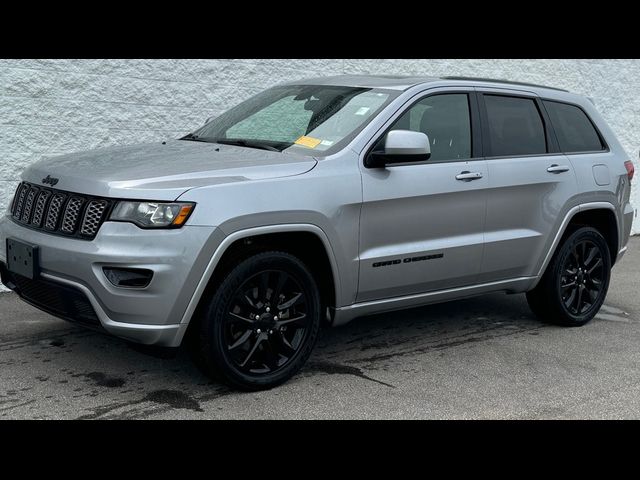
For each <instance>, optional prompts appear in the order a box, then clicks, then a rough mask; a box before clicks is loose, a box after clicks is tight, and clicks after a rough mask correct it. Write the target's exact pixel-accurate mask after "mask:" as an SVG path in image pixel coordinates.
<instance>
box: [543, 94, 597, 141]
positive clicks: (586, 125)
mask: <svg viewBox="0 0 640 480" xmlns="http://www.w3.org/2000/svg"><path fill="white" fill-rule="evenodd" d="M544 106H545V108H546V109H547V113H548V114H549V118H550V119H551V124H552V125H553V129H554V131H555V132H556V137H557V138H558V143H559V144H560V149H561V150H562V151H563V152H594V151H600V150H604V145H603V143H602V140H601V139H600V135H598V132H597V131H596V129H595V127H594V126H593V123H591V120H589V117H587V114H586V113H584V112H583V111H582V109H581V108H579V107H576V106H575V105H568V104H566V103H560V102H552V101H549V100H545V101H544Z"/></svg>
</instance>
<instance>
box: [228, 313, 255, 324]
mask: <svg viewBox="0 0 640 480" xmlns="http://www.w3.org/2000/svg"><path fill="white" fill-rule="evenodd" d="M229 317H230V319H231V323H245V324H249V325H251V324H253V320H251V319H249V318H245V317H243V316H241V315H238V314H237V313H233V312H229Z"/></svg>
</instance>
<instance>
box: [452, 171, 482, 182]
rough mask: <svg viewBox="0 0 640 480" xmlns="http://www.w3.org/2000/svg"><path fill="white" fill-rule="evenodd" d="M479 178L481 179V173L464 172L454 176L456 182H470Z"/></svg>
mask: <svg viewBox="0 0 640 480" xmlns="http://www.w3.org/2000/svg"><path fill="white" fill-rule="evenodd" d="M479 178H482V173H480V172H469V171H464V172H460V173H459V174H458V175H456V180H461V181H463V182H470V181H472V180H478V179H479Z"/></svg>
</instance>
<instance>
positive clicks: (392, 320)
mask: <svg viewBox="0 0 640 480" xmlns="http://www.w3.org/2000/svg"><path fill="white" fill-rule="evenodd" d="M639 287H640V237H634V238H632V239H631V241H630V244H629V252H628V253H627V255H626V256H625V257H624V258H623V260H622V261H621V262H620V264H618V265H616V267H615V268H614V271H613V277H612V281H611V286H610V289H609V294H608V296H607V299H606V301H605V306H604V307H603V308H602V310H601V312H600V313H599V314H598V316H597V317H596V318H595V319H594V320H593V321H592V322H591V323H589V324H588V325H586V326H584V327H582V328H561V327H556V326H551V325H546V324H544V323H541V322H539V321H538V320H537V319H536V318H535V317H533V315H532V314H531V313H530V311H529V309H528V307H527V304H526V300H525V298H524V295H503V294H496V295H488V296H484V297H476V298H471V299H467V300H461V301H456V302H449V303H444V304H440V305H432V306H427V307H422V308H418V309H413V310H407V311H403V312H394V313H388V314H382V315H376V316H371V317H366V318H361V319H358V320H355V321H354V322H352V323H350V324H349V325H346V326H344V327H340V328H334V329H327V330H325V331H324V332H323V333H322V335H321V338H320V341H319V343H318V346H317V348H316V350H315V353H314V354H313V355H312V357H311V359H310V361H309V363H308V364H307V366H306V368H304V369H303V370H302V371H301V372H300V373H299V374H298V375H296V376H295V377H294V378H293V379H292V380H290V381H289V382H288V383H286V384H285V385H282V386H280V387H278V388H275V389H273V390H270V391H265V392H258V393H239V392H235V391H232V390H229V389H228V388H226V387H225V386H223V385H221V384H219V383H216V382H212V381H210V380H209V379H208V378H207V377H206V376H204V375H203V374H202V373H200V371H199V370H198V369H197V368H196V367H195V366H194V365H193V364H192V363H191V360H190V358H189V355H188V354H187V352H185V351H183V350H178V352H177V353H175V354H174V355H167V354H165V353H164V352H163V351H141V350H140V348H137V347H135V346H133V345H131V344H129V343H127V342H125V341H123V340H119V339H117V338H113V337H109V336H106V335H103V334H99V333H94V332H92V331H89V330H85V329H82V328H80V327H76V326H73V325H71V324H68V323H66V322H64V321H62V320H58V319H56V318H54V317H52V316H50V315H47V314H45V313H42V312H40V311H38V310H36V309H35V308H33V307H30V306H29V305H26V304H24V303H23V302H21V301H20V300H19V299H18V298H17V297H16V296H15V295H14V294H13V293H1V294H0V419H77V418H80V419H114V418H118V419H223V418H224V419H265V418H269V419H491V418H499V419H537V418H561V419H573V418H579V419H589V418H594V419H601V418H603V419H619V418H625V419H627V418H631V419H638V418H640V346H639V345H640V288H639Z"/></svg>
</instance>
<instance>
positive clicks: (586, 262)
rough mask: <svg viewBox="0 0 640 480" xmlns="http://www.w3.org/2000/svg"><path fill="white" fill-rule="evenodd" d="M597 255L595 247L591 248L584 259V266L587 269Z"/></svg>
mask: <svg viewBox="0 0 640 480" xmlns="http://www.w3.org/2000/svg"><path fill="white" fill-rule="evenodd" d="M597 254H598V249H597V248H596V247H593V248H592V249H591V250H590V251H589V255H587V258H585V259H584V266H585V267H588V266H589V264H590V263H591V262H592V261H593V259H594V258H595V256H596V255H597Z"/></svg>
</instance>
